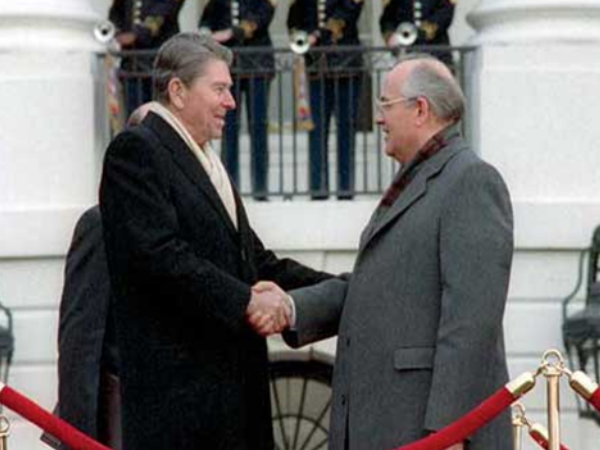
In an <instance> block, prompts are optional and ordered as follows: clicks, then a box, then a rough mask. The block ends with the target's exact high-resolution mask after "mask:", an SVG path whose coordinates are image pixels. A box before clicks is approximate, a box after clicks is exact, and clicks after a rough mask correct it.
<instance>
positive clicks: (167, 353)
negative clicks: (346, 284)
mask: <svg viewBox="0 0 600 450" xmlns="http://www.w3.org/2000/svg"><path fill="white" fill-rule="evenodd" d="M236 199H237V214H238V230H236V228H235V227H234V225H233V223H232V222H231V219H230V217H229V215H228V214H227V212H226V210H225V207H224V206H223V204H222V203H221V200H220V198H219V196H218V194H217V192H216V190H215V189H214V187H213V185H212V184H211V182H210V180H209V178H208V175H207V174H206V172H205V171H204V169H203V168H202V166H201V165H200V163H199V162H198V160H197V159H196V157H195V156H194V155H193V153H192V152H191V150H190V149H189V148H188V147H187V146H186V145H185V143H184V142H183V140H181V138H180V137H179V135H178V134H177V133H176V132H175V131H174V130H173V129H172V128H171V127H170V126H169V125H168V124H167V123H166V122H165V121H164V120H163V119H161V118H160V117H159V116H157V115H155V114H153V113H150V114H149V115H148V117H147V118H146V119H145V120H144V121H143V122H142V124H141V125H140V126H137V127H133V128H130V129H128V130H126V131H124V132H123V133H122V134H120V135H118V136H117V137H116V138H115V139H114V140H113V142H112V143H111V144H110V146H109V148H108V150H107V153H106V157H105V161H104V171H103V176H102V184H101V190H100V206H101V210H102V217H103V224H104V236H105V243H106V252H107V258H108V266H109V271H110V275H111V281H112V283H113V291H114V293H115V315H116V321H117V337H118V345H119V351H120V356H121V362H122V363H121V372H120V375H121V395H122V400H123V402H122V414H123V448H124V449H125V450H132V449H144V450H155V449H156V450H170V449H183V448H190V449H191V448H194V449H204V448H206V449H228V450H232V449H236V450H238V449H239V450H246V449H248V450H261V449H271V448H272V447H273V439H272V427H271V411H270V400H269V386H268V377H267V346H266V341H265V339H263V338H262V337H259V336H258V335H256V334H255V333H254V332H253V331H252V330H251V329H250V327H249V326H248V325H247V324H246V322H245V320H244V315H245V311H246V308H247V305H248V302H249V300H250V288H251V285H252V284H253V283H254V282H256V281H257V280H258V279H263V280H272V281H275V282H277V283H278V284H280V285H281V286H283V287H287V288H290V287H294V286H296V287H299V286H305V285H309V284H312V283H315V282H318V281H321V280H323V279H326V278H328V277H329V275H327V274H324V273H321V272H315V271H313V270H310V269H308V268H306V267H304V266H302V265H300V264H298V263H296V262H294V261H291V260H285V259H283V260H280V259H278V258H276V257H275V255H274V254H273V253H272V252H271V251H268V250H266V249H265V248H264V247H263V245H262V243H261V241H260V240H259V238H258V237H257V236H256V234H255V233H254V231H253V230H252V228H251V227H250V225H249V223H248V218H247V216H246V213H245V210H244V207H243V205H242V203H241V201H240V199H239V197H237V194H236Z"/></svg>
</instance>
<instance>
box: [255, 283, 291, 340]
mask: <svg viewBox="0 0 600 450" xmlns="http://www.w3.org/2000/svg"><path fill="white" fill-rule="evenodd" d="M291 320H292V300H291V298H290V296H289V295H288V294H286V292H285V291H284V290H283V289H281V288H280V287H279V286H277V285H276V284H275V283H272V282H270V281H259V282H258V283H256V284H255V285H254V286H252V296H251V297H250V303H248V308H247V309H246V322H247V323H248V324H249V325H250V327H251V328H252V329H253V330H254V331H255V332H256V333H258V334H260V335H261V336H264V337H266V336H269V335H271V334H275V333H281V332H282V331H283V330H285V329H286V328H288V327H289V326H290V325H291Z"/></svg>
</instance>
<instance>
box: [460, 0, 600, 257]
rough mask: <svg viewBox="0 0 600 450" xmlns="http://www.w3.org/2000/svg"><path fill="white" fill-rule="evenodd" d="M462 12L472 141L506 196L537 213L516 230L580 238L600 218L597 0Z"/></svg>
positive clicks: (518, 3) (523, 2)
mask: <svg viewBox="0 0 600 450" xmlns="http://www.w3.org/2000/svg"><path fill="white" fill-rule="evenodd" d="M468 19H469V22H470V24H471V25H472V26H473V27H474V28H475V29H476V31H477V35H476V36H475V38H474V41H473V42H474V43H475V44H477V45H478V46H479V50H478V51H477V52H476V57H475V61H474V66H473V68H472V70H473V80H474V84H473V86H472V89H473V94H474V96H475V98H476V102H475V105H474V111H473V112H474V117H473V119H474V121H475V122H474V123H475V126H474V127H473V128H474V129H475V133H476V139H475V142H476V143H477V146H478V147H479V149H480V151H481V154H482V155H483V156H484V158H485V159H487V160H489V161H491V162H493V163H494V164H495V165H496V166H497V167H499V168H500V170H501V171H502V172H503V174H504V175H505V177H506V178H507V180H508V182H509V185H510V187H511V191H512V194H513V196H514V199H515V201H516V202H518V203H520V204H525V203H531V204H533V205H534V206H536V209H535V212H536V213H539V214H541V213H542V212H543V213H544V214H541V215H535V216H533V217H532V218H531V220H533V221H536V220H537V219H538V218H539V219H540V222H539V223H538V222H535V224H536V226H535V227H534V228H532V229H527V230H525V229H520V230H519V231H520V233H527V236H529V238H531V239H534V240H538V239H541V240H542V242H543V241H545V240H547V241H553V242H555V243H560V242H563V243H564V244H565V245H567V246H570V245H572V244H574V243H575V242H576V243H578V244H580V245H581V246H583V245H587V244H588V241H589V239H590V237H591V229H592V226H593V225H595V224H597V223H600V176H599V175H598V170H597V168H598V167H600V150H599V149H598V145H599V144H598V143H599V142H600V126H598V120H599V115H598V99H600V2H599V1H597V0H483V1H482V2H481V3H480V5H479V7H478V8H476V9H475V10H474V11H473V12H472V13H471V14H470V15H469V18H468ZM532 211H533V210H532V209H529V208H526V209H525V210H524V211H523V214H531V213H532ZM550 211H551V213H550ZM547 214H551V215H550V216H547ZM542 219H543V221H542ZM549 219H552V220H549ZM519 236H520V237H524V236H523V234H520V235H519Z"/></svg>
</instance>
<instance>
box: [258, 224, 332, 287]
mask: <svg viewBox="0 0 600 450" xmlns="http://www.w3.org/2000/svg"><path fill="white" fill-rule="evenodd" d="M252 240H253V245H254V254H255V255H256V267H257V272H258V278H259V279H260V280H267V281H273V282H274V283H277V284H278V285H279V286H280V287H281V288H282V289H284V290H286V291H287V290H290V289H297V288H301V287H304V286H310V285H313V284H316V283H319V282H320V281H323V280H327V279H329V278H332V277H333V275H331V274H329V273H326V272H320V271H317V270H313V269H311V268H310V267H307V266H305V265H303V264H300V263H299V262H297V261H294V260H293V259H290V258H278V257H277V256H276V255H275V253H274V252H273V251H271V250H268V249H265V247H264V245H263V243H262V242H261V240H260V238H259V237H258V236H257V235H256V233H254V231H252Z"/></svg>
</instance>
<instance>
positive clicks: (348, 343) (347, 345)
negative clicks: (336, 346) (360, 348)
mask: <svg viewBox="0 0 600 450" xmlns="http://www.w3.org/2000/svg"><path fill="white" fill-rule="evenodd" d="M346 347H350V338H346Z"/></svg>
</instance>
